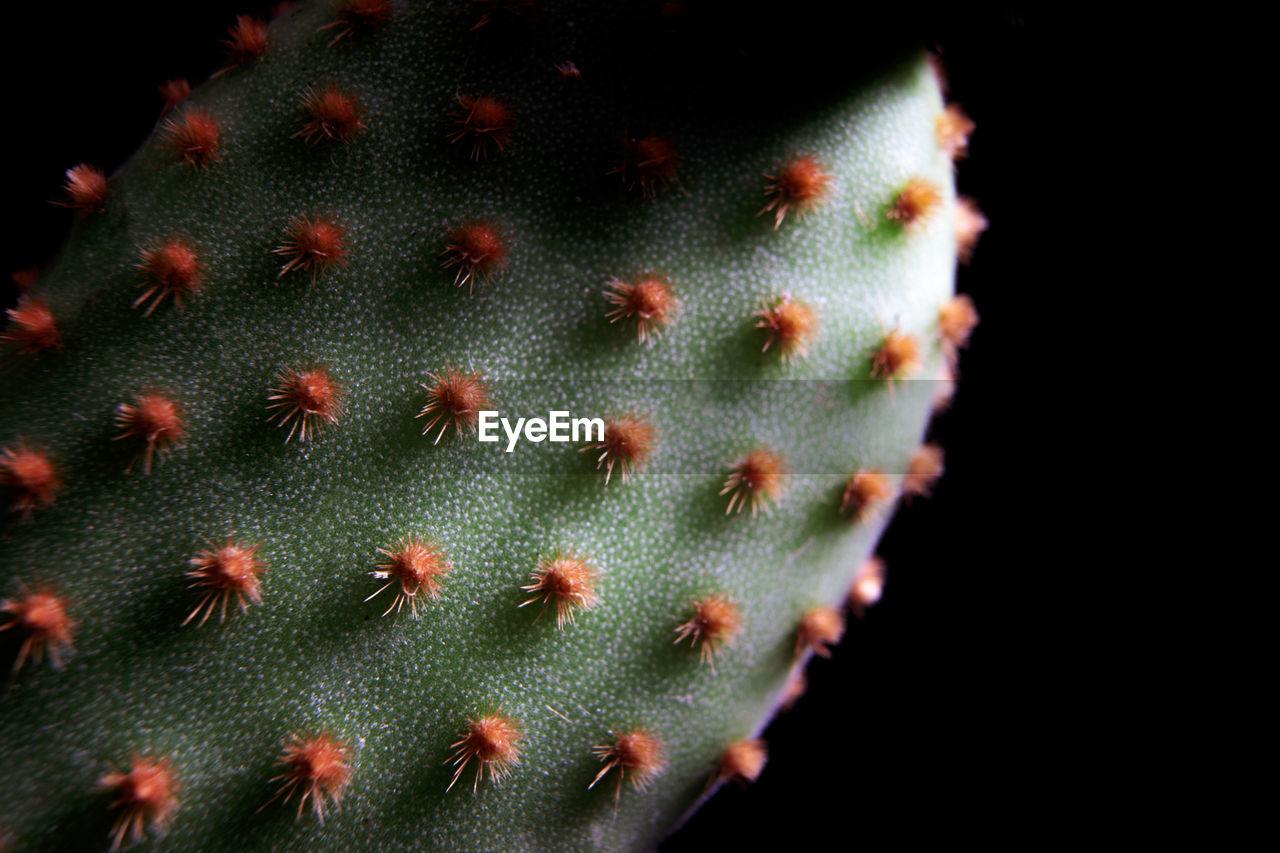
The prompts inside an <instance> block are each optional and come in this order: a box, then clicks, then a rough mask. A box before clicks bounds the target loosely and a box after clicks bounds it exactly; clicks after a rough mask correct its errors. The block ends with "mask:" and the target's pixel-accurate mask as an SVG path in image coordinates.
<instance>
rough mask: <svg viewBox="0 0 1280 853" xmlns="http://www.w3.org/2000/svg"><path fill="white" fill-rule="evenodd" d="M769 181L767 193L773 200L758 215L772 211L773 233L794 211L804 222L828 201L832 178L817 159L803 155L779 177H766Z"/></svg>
mask: <svg viewBox="0 0 1280 853" xmlns="http://www.w3.org/2000/svg"><path fill="white" fill-rule="evenodd" d="M765 178H766V179H767V180H768V181H769V183H768V184H766V185H765V188H764V193H765V195H767V196H768V197H769V203H768V204H766V205H765V206H764V207H763V208H762V209H761V210H760V213H758V214H756V215H757V216H762V215H764V214H765V213H767V212H769V211H770V210H772V211H773V212H774V218H773V230H775V231H777V230H778V229H779V228H780V227H782V220H783V219H785V218H786V216H787V213H789V212H790V211H792V210H794V211H795V212H796V215H797V216H799V217H800V218H801V219H803V218H804V217H805V215H806V214H807V213H808V212H809V211H811V210H813V208H814V207H816V206H817V205H818V204H819V203H820V202H822V201H823V200H824V199H826V197H827V194H828V193H829V192H830V188H831V175H830V173H828V172H827V170H826V169H825V168H823V166H822V163H821V162H820V161H819V160H818V158H817V157H814V156H813V155H811V154H803V155H801V156H799V157H796V158H795V159H793V160H791V161H790V162H788V163H787V164H786V165H785V166H783V167H782V168H781V169H779V170H778V171H777V173H776V174H772V175H770V174H766V175H765Z"/></svg>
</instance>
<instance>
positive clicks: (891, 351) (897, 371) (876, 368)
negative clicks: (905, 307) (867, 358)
mask: <svg viewBox="0 0 1280 853" xmlns="http://www.w3.org/2000/svg"><path fill="white" fill-rule="evenodd" d="M919 369H920V341H919V340H918V339H917V338H916V337H915V336H914V335H904V334H903V333H901V332H899V331H898V330H897V329H893V330H891V331H889V332H888V333H886V334H885V336H884V339H883V340H882V341H881V342H880V346H879V347H878V348H877V349H876V350H875V352H873V353H872V354H871V378H872V379H884V380H887V381H888V382H890V383H892V382H893V381H894V380H895V379H904V378H906V377H907V376H909V375H911V374H912V373H915V372H916V371H917V370H919Z"/></svg>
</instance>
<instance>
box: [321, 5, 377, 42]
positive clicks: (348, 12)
mask: <svg viewBox="0 0 1280 853" xmlns="http://www.w3.org/2000/svg"><path fill="white" fill-rule="evenodd" d="M392 11H393V10H392V7H391V0H341V2H339V3H338V19H337V20H336V21H334V22H333V23H330V24H325V25H324V26H323V27H321V28H320V30H319V31H320V32H324V31H325V30H327V29H330V28H332V27H338V28H339V29H338V34H337V35H336V36H334V37H333V41H331V42H329V47H333V46H334V45H335V44H337V43H338V42H339V41H341V40H342V39H344V38H346V37H347V36H349V35H351V34H352V33H354V32H356V31H358V30H371V29H373V28H375V27H379V26H381V25H383V24H385V23H386V22H387V21H389V20H391V13H392Z"/></svg>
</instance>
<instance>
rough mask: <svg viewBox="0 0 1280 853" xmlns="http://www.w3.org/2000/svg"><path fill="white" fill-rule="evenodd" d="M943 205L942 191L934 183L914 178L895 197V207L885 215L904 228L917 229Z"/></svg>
mask: <svg viewBox="0 0 1280 853" xmlns="http://www.w3.org/2000/svg"><path fill="white" fill-rule="evenodd" d="M941 204H942V191H941V190H939V189H938V187H937V185H936V184H934V183H933V182H932V181H927V180H925V179H924V178H912V179H911V180H909V181H907V182H906V184H904V185H903V187H902V189H900V190H898V194H897V195H896V196H894V199H893V207H891V208H889V210H888V212H887V213H886V214H885V216H887V217H888V218H889V220H890V221H892V222H897V223H898V224H899V225H902V226H903V227H904V228H909V229H910V228H915V227H916V226H917V225H919V224H920V223H922V222H924V221H925V220H926V219H928V218H929V216H930V215H931V214H932V213H933V212H934V211H935V210H937V209H938V207H939V205H941Z"/></svg>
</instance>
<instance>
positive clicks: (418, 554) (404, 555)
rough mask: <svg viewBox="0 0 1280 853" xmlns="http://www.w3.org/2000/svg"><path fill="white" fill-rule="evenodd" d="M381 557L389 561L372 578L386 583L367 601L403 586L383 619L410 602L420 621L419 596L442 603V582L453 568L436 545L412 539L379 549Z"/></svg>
mask: <svg viewBox="0 0 1280 853" xmlns="http://www.w3.org/2000/svg"><path fill="white" fill-rule="evenodd" d="M378 553H379V554H382V555H383V556H385V557H386V558H387V559H386V560H385V561H384V562H381V563H379V564H378V568H377V569H375V570H374V571H371V572H369V574H370V575H372V576H373V577H375V578H377V579H378V580H385V581H386V583H385V584H383V585H382V586H381V587H379V588H378V591H377V592H375V593H374V594H373V595H371V596H369V597H368V598H366V599H365V601H369V600H371V599H373V598H375V597H377V596H378V595H380V594H381V593H382V592H383V590H385V589H387V588H388V587H391V586H394V585H395V584H399V585H400V588H399V589H398V590H397V591H396V594H395V597H394V598H393V599H392V601H391V604H390V605H389V606H388V607H387V609H386V610H385V611H383V613H382V615H383V616H386V615H387V614H388V613H390V612H391V611H392V610H395V611H397V612H399V611H400V610H401V608H403V607H404V603H405V602H406V601H407V602H409V611H410V613H411V614H412V616H413V618H414V619H417V618H418V593H419V592H422V593H425V594H426V595H427V596H429V597H430V598H431V600H432V601H438V600H439V599H440V589H441V587H442V583H441V579H442V578H443V577H444V575H446V574H448V573H449V571H450V570H451V569H452V568H453V566H452V565H451V564H450V563H449V558H448V557H447V556H445V553H444V551H443V550H442V549H441V548H440V547H439V546H437V545H436V544H435V543H433V542H431V541H430V540H427V539H419V538H418V537H416V536H413V535H410V536H407V537H405V538H403V539H401V540H400V541H399V542H398V543H396V545H395V547H393V548H379V549H378Z"/></svg>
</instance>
